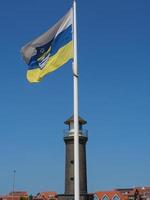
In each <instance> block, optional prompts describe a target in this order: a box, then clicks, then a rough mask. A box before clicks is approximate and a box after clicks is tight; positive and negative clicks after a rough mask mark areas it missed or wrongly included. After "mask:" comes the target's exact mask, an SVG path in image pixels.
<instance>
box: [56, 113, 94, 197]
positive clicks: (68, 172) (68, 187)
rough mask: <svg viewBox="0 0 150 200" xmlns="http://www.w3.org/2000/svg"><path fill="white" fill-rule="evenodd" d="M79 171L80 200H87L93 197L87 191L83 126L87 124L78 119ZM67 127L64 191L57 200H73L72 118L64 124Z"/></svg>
mask: <svg viewBox="0 0 150 200" xmlns="http://www.w3.org/2000/svg"><path fill="white" fill-rule="evenodd" d="M78 121H79V160H80V162H79V171H80V180H79V181H80V200H89V199H91V198H92V197H93V195H91V194H88V189H87V165H86V143H87V141H88V134H87V131H86V130H84V129H83V125H85V124H86V123H87V122H86V121H85V120H84V119H82V118H81V117H79V119H78ZM64 123H65V124H66V125H68V129H67V131H65V135H64V142H65V147H66V161H65V191H64V194H59V195H58V200H74V117H73V116H72V117H70V118H69V119H67V120H66V121H65V122H64Z"/></svg>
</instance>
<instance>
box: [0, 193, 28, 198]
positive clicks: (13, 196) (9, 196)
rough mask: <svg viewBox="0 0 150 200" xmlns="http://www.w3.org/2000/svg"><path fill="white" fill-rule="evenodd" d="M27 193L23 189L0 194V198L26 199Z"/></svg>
mask: <svg viewBox="0 0 150 200" xmlns="http://www.w3.org/2000/svg"><path fill="white" fill-rule="evenodd" d="M28 199H29V196H28V193H27V192H25V191H15V192H10V193H9V194H7V195H4V196H0V200H28Z"/></svg>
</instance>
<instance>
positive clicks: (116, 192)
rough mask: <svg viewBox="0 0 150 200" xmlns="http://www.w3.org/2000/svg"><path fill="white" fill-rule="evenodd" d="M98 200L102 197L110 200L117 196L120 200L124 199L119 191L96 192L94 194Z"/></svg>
mask: <svg viewBox="0 0 150 200" xmlns="http://www.w3.org/2000/svg"><path fill="white" fill-rule="evenodd" d="M95 194H96V195H97V197H98V198H99V200H101V199H102V198H103V197H104V196H107V197H108V198H109V199H110V200H111V199H113V197H114V196H118V197H119V198H120V199H121V200H122V199H123V200H126V197H125V196H124V195H122V193H121V192H119V191H115V190H114V191H104V192H96V193H95Z"/></svg>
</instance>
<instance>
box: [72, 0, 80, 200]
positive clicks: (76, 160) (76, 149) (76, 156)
mask: <svg viewBox="0 0 150 200" xmlns="http://www.w3.org/2000/svg"><path fill="white" fill-rule="evenodd" d="M73 46H74V60H73V77H74V78H73V80H74V200H79V199H80V186H79V184H80V181H79V124H78V115H79V114H78V66H77V20H76V0H73Z"/></svg>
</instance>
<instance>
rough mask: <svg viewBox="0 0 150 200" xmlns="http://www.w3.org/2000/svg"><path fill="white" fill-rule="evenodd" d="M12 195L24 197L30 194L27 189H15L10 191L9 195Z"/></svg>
mask: <svg viewBox="0 0 150 200" xmlns="http://www.w3.org/2000/svg"><path fill="white" fill-rule="evenodd" d="M11 195H13V196H19V197H24V196H25V197H26V196H28V193H27V192H26V191H15V192H10V193H9V196H11Z"/></svg>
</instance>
